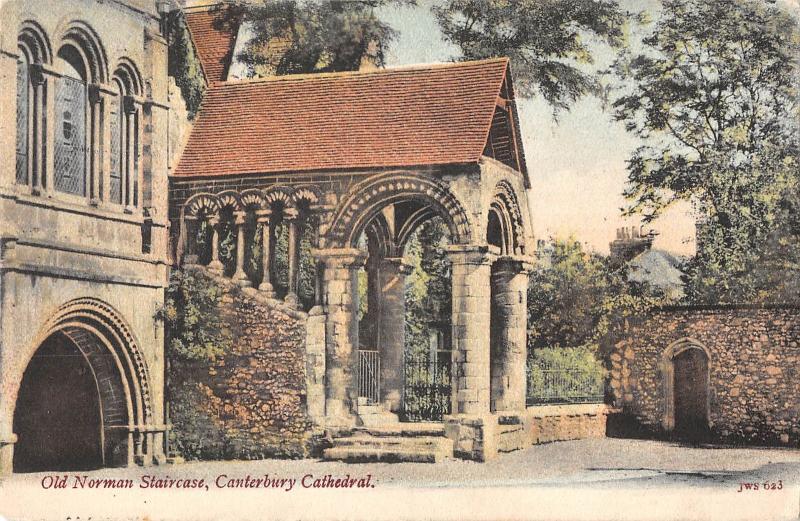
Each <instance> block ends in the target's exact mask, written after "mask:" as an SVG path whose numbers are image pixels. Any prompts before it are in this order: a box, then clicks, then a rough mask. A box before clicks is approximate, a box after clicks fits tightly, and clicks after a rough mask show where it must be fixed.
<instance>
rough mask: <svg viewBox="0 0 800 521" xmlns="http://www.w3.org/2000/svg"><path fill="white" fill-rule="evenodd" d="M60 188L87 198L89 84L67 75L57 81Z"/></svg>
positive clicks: (57, 181) (56, 162) (56, 145)
mask: <svg viewBox="0 0 800 521" xmlns="http://www.w3.org/2000/svg"><path fill="white" fill-rule="evenodd" d="M55 126H56V135H55V164H56V165H55V166H56V168H55V174H56V176H55V184H56V189H57V190H59V191H61V192H66V193H69V194H75V195H86V84H85V83H84V82H83V81H81V80H76V79H74V78H70V77H67V76H63V77H61V78H59V79H58V81H56V125H55Z"/></svg>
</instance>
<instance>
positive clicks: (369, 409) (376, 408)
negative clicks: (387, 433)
mask: <svg viewBox="0 0 800 521" xmlns="http://www.w3.org/2000/svg"><path fill="white" fill-rule="evenodd" d="M356 409H357V410H358V415H359V416H366V415H368V414H383V413H388V412H389V411H387V410H386V409H385V408H384V406H383V405H380V404H370V405H358V406H357V408H356Z"/></svg>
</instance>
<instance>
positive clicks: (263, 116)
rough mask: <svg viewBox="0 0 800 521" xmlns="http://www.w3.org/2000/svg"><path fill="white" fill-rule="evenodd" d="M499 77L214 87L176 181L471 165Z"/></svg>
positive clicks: (342, 77)
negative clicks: (386, 168) (423, 166)
mask: <svg viewBox="0 0 800 521" xmlns="http://www.w3.org/2000/svg"><path fill="white" fill-rule="evenodd" d="M507 75H508V60H507V59H505V58H500V59H491V60H482V61H475V62H463V63H451V64H437V65H426V66H415V67H407V68H394V69H381V70H375V71H369V72H351V73H333V74H309V75H296V76H279V77H273V78H267V79H260V80H248V81H238V82H226V83H218V84H216V85H213V86H212V87H211V88H210V89H209V90H208V91H207V92H206V95H205V98H204V100H203V103H202V105H201V108H200V113H199V116H198V119H197V121H196V122H195V125H194V128H193V130H192V133H191V135H190V138H189V141H188V143H187V145H186V148H185V150H184V153H183V156H182V157H181V160H180V162H179V164H178V166H177V168H176V171H175V175H176V176H220V175H237V174H248V173H273V172H287V173H291V172H300V171H311V170H333V169H336V170H339V169H359V168H376V167H400V166H421V165H442V164H457V163H475V162H477V161H478V160H479V159H480V158H481V155H482V154H483V153H484V148H485V147H486V144H487V140H488V139H489V131H490V127H491V126H492V120H493V116H494V114H495V109H496V106H497V99H498V96H499V95H500V94H501V92H503V91H504V89H505V91H508V92H510V90H511V89H510V87H509V86H508V84H506V86H505V87H504V82H505V80H506V78H507ZM506 96H510V94H506ZM517 136H518V134H517ZM514 139H515V141H518V138H514ZM518 145H519V146H521V144H518ZM520 153H521V150H520ZM522 164H523V170H524V162H523V163H522Z"/></svg>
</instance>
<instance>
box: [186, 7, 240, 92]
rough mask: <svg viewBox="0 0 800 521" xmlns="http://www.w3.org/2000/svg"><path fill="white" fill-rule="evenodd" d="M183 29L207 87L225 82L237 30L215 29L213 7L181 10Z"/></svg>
mask: <svg viewBox="0 0 800 521" xmlns="http://www.w3.org/2000/svg"><path fill="white" fill-rule="evenodd" d="M184 14H185V16H186V26H187V27H188V28H189V33H190V34H191V35H192V41H193V42H194V48H195V49H196V50H197V57H198V58H199V59H200V63H201V64H202V65H203V72H204V73H205V75H206V81H207V82H208V83H209V84H212V83H215V82H219V81H225V80H226V79H228V69H229V68H230V65H231V60H232V58H233V49H234V46H235V45H236V34H237V32H238V28H237V29H234V28H233V27H230V26H229V25H230V24H226V25H225V26H222V25H220V26H218V27H215V20H217V19H218V18H219V17H220V12H219V10H218V9H217V8H216V7H215V6H211V7H206V8H202V9H192V10H187V11H185V13H184Z"/></svg>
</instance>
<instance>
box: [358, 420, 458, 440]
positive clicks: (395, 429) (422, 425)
mask: <svg viewBox="0 0 800 521" xmlns="http://www.w3.org/2000/svg"><path fill="white" fill-rule="evenodd" d="M354 431H355V432H356V433H365V434H370V435H372V436H406V437H410V436H444V424H443V423H437V422H419V423H406V422H397V423H393V424H391V425H382V426H375V427H372V426H367V425H365V426H363V427H356V428H355V429H354Z"/></svg>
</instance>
